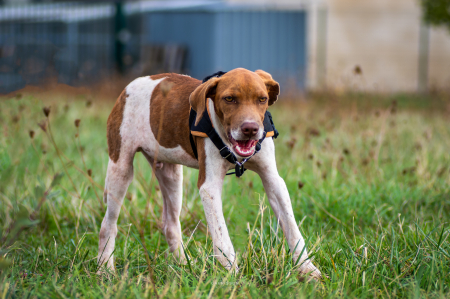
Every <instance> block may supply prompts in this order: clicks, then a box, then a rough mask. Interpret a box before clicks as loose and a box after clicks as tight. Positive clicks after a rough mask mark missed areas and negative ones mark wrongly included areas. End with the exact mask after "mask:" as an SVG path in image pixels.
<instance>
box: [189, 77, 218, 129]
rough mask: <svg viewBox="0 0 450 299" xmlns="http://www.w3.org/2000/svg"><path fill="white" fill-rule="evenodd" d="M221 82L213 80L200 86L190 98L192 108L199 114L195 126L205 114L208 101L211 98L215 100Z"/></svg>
mask: <svg viewBox="0 0 450 299" xmlns="http://www.w3.org/2000/svg"><path fill="white" fill-rule="evenodd" d="M219 81H220V79H219V78H211V79H209V80H208V81H206V82H205V83H203V84H201V85H200V86H198V87H197V88H196V89H195V90H194V91H193V92H192V93H191V95H190V96H189V104H191V107H192V108H193V109H194V110H195V112H197V117H196V119H195V125H197V124H198V122H199V121H200V119H201V118H202V115H203V112H204V111H205V109H206V99H207V98H211V99H213V100H214V98H215V96H216V88H217V84H218V83H219Z"/></svg>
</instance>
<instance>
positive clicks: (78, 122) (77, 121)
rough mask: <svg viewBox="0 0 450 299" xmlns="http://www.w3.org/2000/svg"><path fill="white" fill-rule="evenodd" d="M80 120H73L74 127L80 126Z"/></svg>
mask: <svg viewBox="0 0 450 299" xmlns="http://www.w3.org/2000/svg"><path fill="white" fill-rule="evenodd" d="M80 121H81V120H80V119H79V118H77V119H76V120H75V127H77V128H78V127H79V126H80Z"/></svg>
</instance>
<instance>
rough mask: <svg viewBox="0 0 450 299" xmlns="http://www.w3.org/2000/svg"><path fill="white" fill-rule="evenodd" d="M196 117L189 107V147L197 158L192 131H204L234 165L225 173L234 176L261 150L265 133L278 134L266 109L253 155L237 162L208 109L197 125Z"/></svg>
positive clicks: (207, 78) (216, 75) (213, 75)
mask: <svg viewBox="0 0 450 299" xmlns="http://www.w3.org/2000/svg"><path fill="white" fill-rule="evenodd" d="M224 74H225V72H217V73H214V74H212V75H211V76H208V77H206V78H205V79H203V83H205V82H206V81H208V80H209V79H211V78H213V77H220V76H222V75H224ZM205 100H206V99H205ZM206 104H208V103H206ZM206 107H208V105H206ZM196 117H197V112H195V110H194V109H192V108H191V111H190V113H189V128H190V130H189V140H190V142H191V147H192V151H193V152H194V155H195V158H196V159H198V152H197V147H196V146H195V142H194V137H193V135H192V131H194V132H201V133H205V134H206V135H207V136H208V137H209V139H211V141H212V143H214V145H215V146H216V147H217V149H218V150H219V153H220V155H221V156H222V158H224V159H227V160H228V162H230V163H231V164H234V165H236V166H235V172H230V173H227V175H230V174H236V177H240V176H242V175H243V174H244V171H245V170H246V169H245V168H244V163H245V162H247V161H248V160H249V159H250V158H251V157H253V156H254V155H256V154H257V153H258V152H259V151H260V150H261V143H262V142H263V141H264V139H265V138H266V135H267V133H270V132H273V134H272V135H271V136H273V138H277V137H278V135H279V133H278V131H277V130H276V129H275V125H274V124H273V120H272V115H271V114H270V112H269V111H266V113H265V115H264V121H263V125H264V133H263V137H262V138H261V139H259V140H258V142H257V143H256V145H255V152H254V153H253V155H251V156H250V157H247V158H245V159H244V160H242V162H239V161H238V159H237V158H236V156H235V154H234V153H233V152H232V151H231V150H230V149H229V148H228V146H226V145H225V143H224V142H223V140H222V139H221V138H220V136H219V134H217V132H216V130H215V129H214V127H213V125H212V121H211V119H210V117H209V113H208V109H205V111H204V112H203V115H202V118H201V119H200V121H199V122H198V124H197V125H195V119H196Z"/></svg>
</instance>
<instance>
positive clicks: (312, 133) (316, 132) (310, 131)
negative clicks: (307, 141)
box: [307, 128, 320, 137]
mask: <svg viewBox="0 0 450 299" xmlns="http://www.w3.org/2000/svg"><path fill="white" fill-rule="evenodd" d="M307 134H308V135H310V136H314V137H318V136H320V131H319V130H318V129H316V128H309V129H308V131H307Z"/></svg>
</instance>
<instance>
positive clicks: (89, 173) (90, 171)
mask: <svg viewBox="0 0 450 299" xmlns="http://www.w3.org/2000/svg"><path fill="white" fill-rule="evenodd" d="M87 174H88V176H92V169H90V168H89V169H88V170H87Z"/></svg>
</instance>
